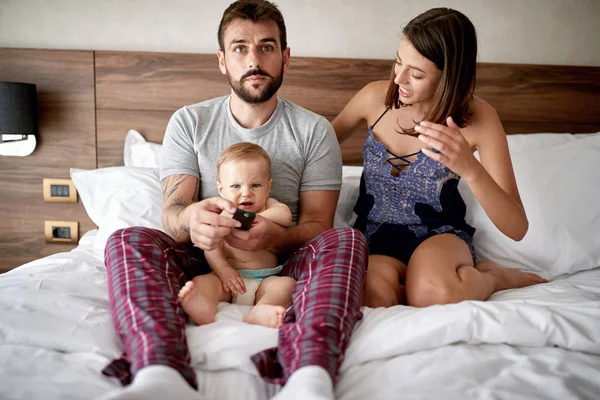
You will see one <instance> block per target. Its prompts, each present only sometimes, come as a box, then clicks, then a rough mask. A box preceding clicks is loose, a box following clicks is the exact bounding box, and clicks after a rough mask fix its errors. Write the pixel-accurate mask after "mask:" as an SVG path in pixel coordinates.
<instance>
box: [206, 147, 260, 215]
mask: <svg viewBox="0 0 600 400" xmlns="http://www.w3.org/2000/svg"><path fill="white" fill-rule="evenodd" d="M271 183H272V180H271V174H270V171H269V164H268V163H267V161H265V160H264V159H262V158H253V159H248V160H232V161H229V162H226V163H224V164H221V168H220V169H219V181H218V182H217V188H218V190H219V194H220V195H221V197H223V198H225V199H227V200H229V201H231V202H232V203H233V204H234V205H235V206H236V207H237V208H240V209H242V210H244V211H251V212H255V213H257V212H261V211H263V210H264V208H265V205H266V204H267V199H268V198H269V191H270V190H271Z"/></svg>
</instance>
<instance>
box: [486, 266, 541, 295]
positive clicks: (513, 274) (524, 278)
mask: <svg viewBox="0 0 600 400" xmlns="http://www.w3.org/2000/svg"><path fill="white" fill-rule="evenodd" d="M475 269H477V270H478V271H479V272H482V273H484V274H488V275H491V276H492V277H493V278H494V282H495V284H494V285H495V286H494V292H497V291H499V290H506V289H516V288H522V287H526V286H531V285H536V284H538V283H546V282H548V281H547V280H546V279H544V278H542V277H541V276H539V275H536V274H533V273H531V272H522V271H519V270H517V269H511V268H505V267H500V266H498V265H496V264H494V263H492V262H489V261H480V262H478V263H477V264H476V265H475Z"/></svg>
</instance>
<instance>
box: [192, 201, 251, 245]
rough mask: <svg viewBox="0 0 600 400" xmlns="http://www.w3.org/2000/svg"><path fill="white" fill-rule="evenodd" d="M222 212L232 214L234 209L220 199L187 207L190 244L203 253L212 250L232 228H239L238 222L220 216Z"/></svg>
mask: <svg viewBox="0 0 600 400" xmlns="http://www.w3.org/2000/svg"><path fill="white" fill-rule="evenodd" d="M222 211H226V212H228V213H231V214H233V213H234V212H235V207H234V205H233V203H232V202H230V201H229V200H225V199H223V198H221V197H212V198H209V199H204V200H202V201H200V202H197V203H194V204H191V205H190V206H188V207H187V209H186V210H185V213H186V214H187V215H188V216H189V220H188V226H189V229H190V239H191V241H192V243H194V244H195V245H196V246H197V247H199V248H201V249H202V250H204V251H210V250H213V249H214V248H216V247H217V246H218V245H219V244H220V243H221V241H222V240H223V238H224V237H225V236H227V235H229V234H230V233H231V232H232V231H233V230H234V228H239V227H240V226H241V223H240V222H239V221H236V220H234V219H231V218H230V217H226V216H223V215H220V214H221V212H222Z"/></svg>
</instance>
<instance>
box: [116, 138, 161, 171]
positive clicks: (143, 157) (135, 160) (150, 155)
mask: <svg viewBox="0 0 600 400" xmlns="http://www.w3.org/2000/svg"><path fill="white" fill-rule="evenodd" d="M161 147H162V145H161V144H158V143H152V142H147V141H146V139H144V137H143V136H142V134H141V133H139V132H138V131H136V130H133V129H131V130H130V131H129V132H127V136H126V137H125V146H124V148H123V159H124V161H125V166H126V167H145V168H158V167H159V166H160V149H161Z"/></svg>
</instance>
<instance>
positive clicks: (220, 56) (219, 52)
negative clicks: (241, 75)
mask: <svg viewBox="0 0 600 400" xmlns="http://www.w3.org/2000/svg"><path fill="white" fill-rule="evenodd" d="M217 58H218V59H219V69H220V70H221V73H222V74H223V75H227V67H226V66H225V52H224V51H223V50H221V49H217Z"/></svg>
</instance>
